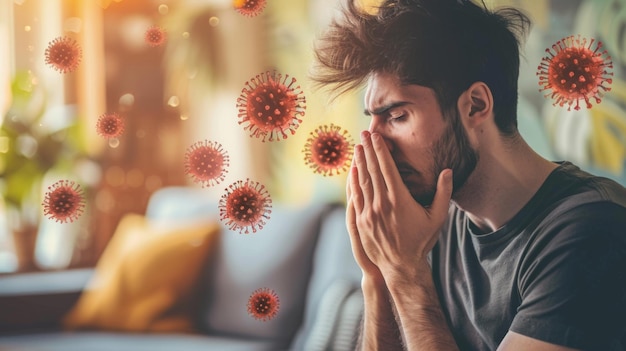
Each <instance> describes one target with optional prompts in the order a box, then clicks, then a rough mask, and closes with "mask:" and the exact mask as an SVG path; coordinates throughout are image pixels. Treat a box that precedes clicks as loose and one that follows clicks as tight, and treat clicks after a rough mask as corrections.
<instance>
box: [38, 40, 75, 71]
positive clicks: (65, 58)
mask: <svg viewBox="0 0 626 351" xmlns="http://www.w3.org/2000/svg"><path fill="white" fill-rule="evenodd" d="M82 55H83V52H82V50H81V48H80V46H79V45H78V43H77V42H76V40H74V39H72V38H69V37H58V38H55V39H54V40H52V41H51V42H50V43H49V44H48V47H47V48H46V51H45V56H46V64H48V65H50V66H52V67H53V68H54V69H56V70H57V71H59V72H61V73H69V72H72V71H73V70H75V69H76V67H78V64H79V63H80V60H81V58H82Z"/></svg>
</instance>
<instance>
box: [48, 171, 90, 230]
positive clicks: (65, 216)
mask: <svg viewBox="0 0 626 351" xmlns="http://www.w3.org/2000/svg"><path fill="white" fill-rule="evenodd" d="M42 205H43V212H44V215H46V216H48V219H54V220H56V221H57V222H61V223H66V222H74V221H75V220H76V219H78V217H80V215H81V214H82V213H83V210H84V208H85V199H84V197H83V191H82V189H81V188H80V186H79V185H78V184H76V183H75V182H73V181H70V180H59V181H57V182H56V183H54V184H52V185H51V186H49V187H48V191H47V192H46V195H45V198H44V201H43V203H42Z"/></svg>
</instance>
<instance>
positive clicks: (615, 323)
mask: <svg viewBox="0 0 626 351" xmlns="http://www.w3.org/2000/svg"><path fill="white" fill-rule="evenodd" d="M537 233H540V234H537V236H536V237H534V239H533V241H532V243H531V244H530V245H529V246H528V248H527V249H528V251H527V253H526V255H525V256H524V257H525V258H524V259H523V261H522V262H520V265H519V271H518V275H517V277H518V278H517V279H518V287H519V295H520V297H521V304H520V306H519V308H518V310H517V314H516V316H515V318H514V319H513V323H512V325H511V327H510V330H512V331H514V332H517V333H519V334H523V335H526V336H529V337H532V338H535V339H539V340H543V341H546V342H549V343H554V344H558V345H563V346H568V347H572V348H578V349H583V350H613V349H617V350H622V347H620V346H619V345H620V338H623V337H624V335H625V334H624V332H625V330H626V209H625V208H624V207H621V206H619V205H617V204H614V203H610V202H601V203H594V204H586V205H582V206H578V207H576V208H574V209H572V210H569V211H567V212H566V213H563V214H561V215H559V216H558V217H556V218H553V220H551V221H548V223H547V224H546V225H545V227H544V228H543V229H542V230H539V231H537ZM624 341H626V339H625V340H624ZM624 346H626V345H624Z"/></svg>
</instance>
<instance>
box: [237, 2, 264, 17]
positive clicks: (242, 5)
mask: <svg viewBox="0 0 626 351" xmlns="http://www.w3.org/2000/svg"><path fill="white" fill-rule="evenodd" d="M266 3H267V0H233V7H234V8H235V10H237V12H239V13H240V14H242V15H244V16H248V17H255V16H257V15H259V14H261V12H263V9H264V8H265V5H266Z"/></svg>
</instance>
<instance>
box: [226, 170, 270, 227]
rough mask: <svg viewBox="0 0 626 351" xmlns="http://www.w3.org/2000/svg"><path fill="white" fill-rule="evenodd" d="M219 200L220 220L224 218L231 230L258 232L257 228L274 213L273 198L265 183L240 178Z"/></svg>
mask: <svg viewBox="0 0 626 351" xmlns="http://www.w3.org/2000/svg"><path fill="white" fill-rule="evenodd" d="M225 190H226V193H225V194H224V195H222V197H221V198H220V202H219V209H220V220H222V221H223V222H224V223H225V224H226V225H227V226H228V227H229V229H230V230H235V231H239V233H242V232H243V229H244V228H245V230H246V231H245V234H248V233H250V231H249V230H250V229H252V232H253V233H256V231H257V229H263V226H264V225H265V224H266V223H267V222H266V221H267V220H269V218H270V217H269V215H270V213H272V211H271V208H272V199H271V198H270V195H269V193H268V192H267V190H266V189H265V187H264V186H263V185H261V184H260V183H258V182H253V181H251V180H250V179H246V181H245V182H244V181H242V180H238V181H236V182H235V183H233V184H231V185H230V186H229V188H227V189H225Z"/></svg>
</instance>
